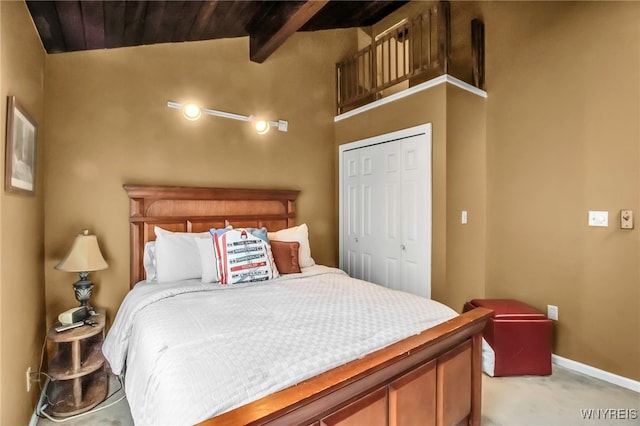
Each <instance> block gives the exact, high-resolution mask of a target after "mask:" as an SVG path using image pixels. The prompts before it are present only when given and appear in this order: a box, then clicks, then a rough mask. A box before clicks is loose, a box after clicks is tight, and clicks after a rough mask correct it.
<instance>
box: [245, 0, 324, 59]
mask: <svg viewBox="0 0 640 426" xmlns="http://www.w3.org/2000/svg"><path fill="white" fill-rule="evenodd" d="M328 2H329V0H310V1H307V2H305V3H304V4H303V5H302V6H300V7H299V8H298V9H297V10H296V11H294V12H293V13H292V14H290V15H289V16H287V17H286V20H285V22H284V23H283V24H282V25H279V26H277V27H273V28H268V29H266V31H261V32H256V33H252V34H250V36H249V57H250V59H251V60H252V61H253V62H257V63H259V64H261V63H262V62H264V61H265V60H266V59H267V58H268V57H269V56H271V54H272V53H273V52H275V51H276V49H278V47H280V46H282V44H283V43H284V42H285V41H286V40H287V39H288V38H289V37H290V36H291V35H293V34H294V33H295V32H296V31H298V30H299V29H300V28H301V27H302V26H303V25H304V24H306V23H307V21H309V20H310V19H311V18H312V17H313V16H314V15H315V14H316V13H318V11H320V9H322V8H323V7H324V6H325V5H326V4H327V3H328ZM285 3H286V2H285Z"/></svg>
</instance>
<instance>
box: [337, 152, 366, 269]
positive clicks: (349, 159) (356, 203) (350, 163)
mask: <svg viewBox="0 0 640 426" xmlns="http://www.w3.org/2000/svg"><path fill="white" fill-rule="evenodd" d="M342 167H343V173H342V180H343V182H342V187H343V191H342V193H343V203H342V210H343V215H342V217H343V218H344V221H343V222H342V229H343V231H342V233H343V237H342V241H343V248H342V256H341V258H342V264H343V265H342V268H343V269H344V271H346V272H347V273H348V274H349V275H350V276H352V277H354V278H360V279H362V266H361V264H362V262H361V261H360V257H361V255H360V244H359V242H360V234H361V222H362V221H361V216H362V213H361V211H362V203H361V192H362V191H361V188H360V153H359V152H358V151H357V150H353V151H346V152H345V153H344V154H343V157H342Z"/></svg>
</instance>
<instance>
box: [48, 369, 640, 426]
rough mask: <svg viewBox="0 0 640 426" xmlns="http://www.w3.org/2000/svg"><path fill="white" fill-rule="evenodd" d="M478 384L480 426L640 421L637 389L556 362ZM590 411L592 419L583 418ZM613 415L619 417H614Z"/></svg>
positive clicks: (117, 411)
mask: <svg viewBox="0 0 640 426" xmlns="http://www.w3.org/2000/svg"><path fill="white" fill-rule="evenodd" d="M482 384H483V389H482V392H483V398H482V400H483V402H482V424H483V425H485V426H538V425H539V426H574V425H576V426H577V425H600V426H605V425H615V426H640V417H639V416H640V394H639V393H636V392H633V391H631V390H628V389H625V388H621V387H619V386H616V385H612V384H610V383H607V382H603V381H601V380H598V379H594V378H592V377H589V376H585V375H582V374H580V373H576V372H573V371H571V370H568V369H566V368H563V367H559V366H556V365H554V366H553V374H552V375H551V376H548V377H538V376H524V377H488V376H486V375H485V376H483V382H482ZM119 387H120V384H119V383H118V381H117V380H116V379H115V378H113V379H112V380H111V383H110V390H111V392H112V393H114V392H115V393H114V395H113V396H112V397H111V398H109V399H108V400H107V401H105V402H104V403H103V404H101V405H100V406H98V408H99V407H101V406H105V405H108V404H109V403H111V402H113V401H115V400H116V399H118V398H119V397H120V396H121V395H122V390H119V391H117V392H116V390H118V388H119ZM589 410H591V411H589ZM634 410H635V411H634ZM634 413H635V415H634ZM589 414H591V416H592V418H591V419H587V418H585V417H588V415H589ZM612 415H615V416H616V417H618V418H617V419H613V418H611V417H612ZM598 416H599V418H597V417H598ZM621 417H627V418H621ZM631 417H635V418H631ZM54 424H56V423H54V422H52V421H50V420H48V419H42V418H41V419H39V420H38V422H37V425H38V426H45V425H46V426H51V425H54ZM62 424H64V425H69V426H101V425H104V426H130V425H133V421H132V419H131V414H130V413H129V405H128V404H127V401H126V399H125V400H122V401H120V402H118V403H116V404H114V405H113V406H111V407H109V408H106V409H104V410H101V411H98V412H96V413H92V414H89V415H86V416H83V417H80V418H79V419H75V420H70V421H67V422H64V423H62ZM363 426H366V425H363Z"/></svg>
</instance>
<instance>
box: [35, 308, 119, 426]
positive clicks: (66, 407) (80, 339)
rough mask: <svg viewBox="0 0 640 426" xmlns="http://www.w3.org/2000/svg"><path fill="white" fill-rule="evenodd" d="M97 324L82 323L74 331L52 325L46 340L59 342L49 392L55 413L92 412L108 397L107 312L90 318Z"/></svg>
mask: <svg viewBox="0 0 640 426" xmlns="http://www.w3.org/2000/svg"><path fill="white" fill-rule="evenodd" d="M91 319H92V320H94V321H96V324H95V325H94V326H90V325H83V326H82V327H77V328H73V329H71V330H67V331H62V332H60V333H58V332H56V331H55V329H54V328H55V327H57V326H59V325H60V323H59V322H56V323H55V324H53V326H51V329H50V330H49V334H48V335H47V339H49V341H50V342H53V343H55V344H56V353H55V355H54V357H53V358H52V359H51V361H50V362H49V371H48V374H49V375H50V376H51V378H52V379H53V380H51V381H50V382H49V388H48V389H47V393H48V395H49V401H50V404H49V407H47V409H46V411H47V412H48V413H49V414H50V415H53V416H59V417H68V416H73V415H75V414H80V413H84V412H85V411H89V410H90V409H92V408H93V407H95V406H96V405H98V404H99V403H101V402H102V401H104V400H105V398H106V397H107V391H108V387H109V385H108V380H107V373H106V371H105V361H104V357H103V356H102V341H103V339H104V326H105V311H104V309H96V315H94V316H92V317H91Z"/></svg>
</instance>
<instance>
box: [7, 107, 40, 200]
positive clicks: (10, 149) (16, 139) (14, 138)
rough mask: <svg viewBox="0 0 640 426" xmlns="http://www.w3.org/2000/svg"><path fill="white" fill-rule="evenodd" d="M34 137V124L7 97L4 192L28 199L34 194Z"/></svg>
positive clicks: (22, 110) (23, 111)
mask: <svg viewBox="0 0 640 426" xmlns="http://www.w3.org/2000/svg"><path fill="white" fill-rule="evenodd" d="M37 133H38V127H37V125H36V123H35V121H34V120H33V119H32V118H31V117H30V116H29V114H27V112H26V111H25V110H24V108H22V107H21V106H20V104H19V103H18V101H17V100H16V98H15V96H9V97H8V99H7V138H6V149H5V175H4V187H5V190H6V191H9V192H16V193H23V194H29V195H33V194H34V193H35V189H36V188H35V186H36V137H37Z"/></svg>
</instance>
